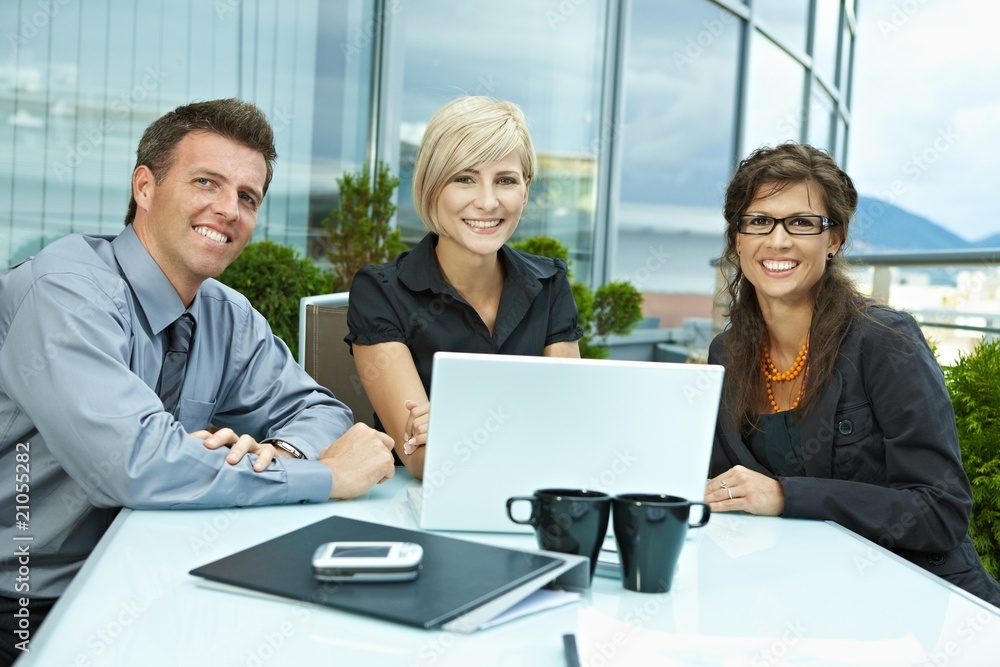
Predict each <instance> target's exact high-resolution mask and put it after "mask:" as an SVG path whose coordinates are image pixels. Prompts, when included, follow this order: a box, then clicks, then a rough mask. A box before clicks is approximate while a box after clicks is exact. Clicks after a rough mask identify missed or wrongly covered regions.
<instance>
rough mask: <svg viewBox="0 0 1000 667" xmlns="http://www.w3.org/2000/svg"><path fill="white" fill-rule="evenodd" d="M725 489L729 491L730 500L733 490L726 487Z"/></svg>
mask: <svg viewBox="0 0 1000 667" xmlns="http://www.w3.org/2000/svg"><path fill="white" fill-rule="evenodd" d="M726 491H728V492H729V499H730V500H732V499H733V490H732V489H726Z"/></svg>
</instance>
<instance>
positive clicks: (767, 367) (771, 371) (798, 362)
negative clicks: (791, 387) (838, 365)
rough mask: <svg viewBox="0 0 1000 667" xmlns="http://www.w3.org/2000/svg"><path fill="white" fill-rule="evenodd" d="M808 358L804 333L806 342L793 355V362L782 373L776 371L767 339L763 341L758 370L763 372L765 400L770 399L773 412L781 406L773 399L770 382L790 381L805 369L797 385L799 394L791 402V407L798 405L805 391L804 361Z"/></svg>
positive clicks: (806, 371)
mask: <svg viewBox="0 0 1000 667" xmlns="http://www.w3.org/2000/svg"><path fill="white" fill-rule="evenodd" d="M808 359H809V335H808V334H806V342H805V343H803V344H802V348H801V349H800V350H799V353H798V355H796V357H795V363H793V364H792V367H791V368H789V369H788V370H787V371H785V372H784V373H781V372H779V371H778V369H777V368H775V366H774V361H772V360H771V353H770V351H769V349H768V346H767V341H764V347H763V349H762V350H761V354H760V370H761V372H762V373H764V385H765V386H766V387H767V400H768V401H770V403H771V407H772V408H774V411H775V412H781V408H779V407H778V402H777V401H776V400H775V399H774V390H773V389H772V388H771V383H772V382H791V381H792V380H794V379H795V378H797V377H798V376H799V374H800V373H802V371H803V370H805V376H804V377H803V378H802V386H801V387H799V395H798V396H797V397H796V398H795V400H794V401H793V402H792V407H791V409H792V410H794V409H795V408H797V407H799V401H801V400H802V397H803V396H805V393H806V380H807V379H808V378H809V370H808V369H807V368H806V362H807V361H808Z"/></svg>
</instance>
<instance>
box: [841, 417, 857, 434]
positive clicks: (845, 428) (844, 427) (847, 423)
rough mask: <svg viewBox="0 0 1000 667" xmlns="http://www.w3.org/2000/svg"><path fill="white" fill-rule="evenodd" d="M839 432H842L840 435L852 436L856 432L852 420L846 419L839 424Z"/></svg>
mask: <svg viewBox="0 0 1000 667" xmlns="http://www.w3.org/2000/svg"><path fill="white" fill-rule="evenodd" d="M837 430H838V431H840V435H850V434H851V433H853V432H854V424H852V423H851V420H850V419H844V420H842V421H841V422H840V423H839V424H837Z"/></svg>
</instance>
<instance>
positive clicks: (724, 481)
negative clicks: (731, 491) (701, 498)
mask: <svg viewBox="0 0 1000 667" xmlns="http://www.w3.org/2000/svg"><path fill="white" fill-rule="evenodd" d="M722 488H724V489H725V488H728V487H726V480H722Z"/></svg>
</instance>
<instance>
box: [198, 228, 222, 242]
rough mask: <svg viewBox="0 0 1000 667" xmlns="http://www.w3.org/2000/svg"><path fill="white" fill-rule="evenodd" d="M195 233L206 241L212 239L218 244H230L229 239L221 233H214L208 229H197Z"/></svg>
mask: <svg viewBox="0 0 1000 667" xmlns="http://www.w3.org/2000/svg"><path fill="white" fill-rule="evenodd" d="M194 231H196V232H198V233H199V234H201V235H202V236H204V237H205V238H206V239H212V240H213V241H216V242H218V243H229V237H228V236H226V235H225V234H220V233H219V232H215V231H212V230H211V229H209V228H208V227H195V228H194Z"/></svg>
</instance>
